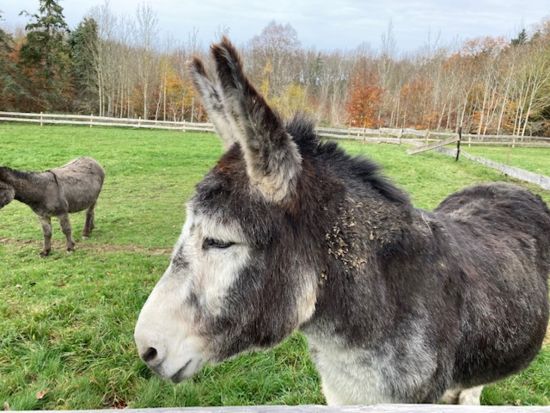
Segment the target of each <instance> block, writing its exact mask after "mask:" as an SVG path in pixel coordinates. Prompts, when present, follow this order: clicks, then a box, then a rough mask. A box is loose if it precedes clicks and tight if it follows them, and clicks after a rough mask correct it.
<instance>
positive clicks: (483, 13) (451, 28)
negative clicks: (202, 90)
mask: <svg viewBox="0 0 550 413" xmlns="http://www.w3.org/2000/svg"><path fill="white" fill-rule="evenodd" d="M101 3H102V0H61V2H60V4H61V5H62V6H63V7H64V14H65V17H66V19H67V22H68V23H69V26H70V27H71V28H73V27H75V26H76V25H77V24H78V22H79V21H80V20H81V19H82V17H83V16H84V15H86V13H87V12H88V11H89V10H90V8H92V7H93V6H95V5H98V4H101ZM137 3H138V2H136V1H132V0H116V1H114V0H113V1H111V2H110V8H111V10H112V11H113V12H114V13H115V14H117V15H126V16H133V15H134V14H135V8H136V4H137ZM250 3H251V2H250V1H248V2H247V1H244V0H223V1H222V0H199V1H190V0H156V1H151V2H150V4H151V6H152V8H153V9H154V10H155V11H156V12H157V14H158V21H159V27H160V34H161V36H165V35H168V34H169V35H170V36H171V37H172V38H173V39H176V40H177V39H181V40H185V39H186V38H187V35H188V33H189V32H191V31H192V30H193V28H195V29H197V30H198V35H199V40H200V42H201V44H202V45H203V46H204V45H207V44H208V43H210V42H211V41H212V40H213V39H214V37H215V34H216V33H218V32H219V30H220V28H228V29H229V35H230V37H231V39H232V40H233V41H234V42H236V43H237V44H243V43H245V42H246V41H248V40H249V39H250V38H251V37H252V36H254V35H256V34H259V33H260V32H261V30H262V28H263V27H265V25H266V24H267V23H269V22H270V21H271V20H276V21H277V22H279V23H290V24H291V25H292V26H293V27H294V28H295V29H296V31H297V32H298V37H299V39H300V41H301V43H302V45H304V46H314V47H316V48H317V49H323V50H327V49H352V48H355V47H356V46H357V45H359V44H361V43H368V44H369V45H370V46H371V47H372V48H373V49H377V48H378V47H379V46H380V42H381V35H382V33H384V32H385V31H386V30H387V27H388V24H389V22H390V21H391V22H392V25H393V34H394V37H395V40H396V43H397V47H398V49H399V50H400V51H405V52H407V51H413V50H415V49H418V48H419V47H422V46H424V45H425V44H426V43H427V42H428V39H430V41H431V43H432V44H433V43H434V41H435V40H436V39H439V43H440V44H444V45H449V44H453V43H456V42H457V41H462V40H464V39H467V38H472V37H477V36H485V35H491V36H498V35H502V36H506V37H510V36H513V35H515V34H516V33H517V32H518V31H519V30H521V28H523V27H526V28H527V29H529V28H530V27H532V25H533V24H535V23H538V22H540V21H541V19H542V18H544V17H550V0H529V1H525V0H508V1H506V0H454V1H443V0H441V1H438V0H385V1H384V0H376V1H362V0H344V1H336V0H332V1H326V0H316V1H313V0H305V1H302V0H263V1H256V2H254V5H251V4H250ZM37 8H38V0H0V10H2V12H3V16H4V21H3V22H1V23H0V24H1V25H3V26H5V27H7V28H8V29H10V30H13V28H14V27H17V26H24V25H25V23H26V22H27V20H28V19H27V18H25V17H22V16H21V17H20V16H18V14H19V12H20V11H21V10H23V9H26V10H28V11H29V12H35V11H36V10H37Z"/></svg>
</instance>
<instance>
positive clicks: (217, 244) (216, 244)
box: [202, 238, 235, 250]
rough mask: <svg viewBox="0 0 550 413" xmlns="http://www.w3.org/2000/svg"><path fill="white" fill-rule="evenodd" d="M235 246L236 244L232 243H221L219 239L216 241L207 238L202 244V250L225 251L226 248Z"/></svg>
mask: <svg viewBox="0 0 550 413" xmlns="http://www.w3.org/2000/svg"><path fill="white" fill-rule="evenodd" d="M234 244H235V243H234V242H231V241H229V242H226V241H220V240H219V239H214V238H205V239H204V241H203V242H202V249H203V250H207V249H210V248H219V249H224V248H229V247H230V246H232V245H234Z"/></svg>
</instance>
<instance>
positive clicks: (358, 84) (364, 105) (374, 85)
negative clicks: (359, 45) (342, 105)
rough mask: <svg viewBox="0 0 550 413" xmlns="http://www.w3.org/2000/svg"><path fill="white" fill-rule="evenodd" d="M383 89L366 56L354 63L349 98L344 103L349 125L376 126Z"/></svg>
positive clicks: (360, 126)
mask: <svg viewBox="0 0 550 413" xmlns="http://www.w3.org/2000/svg"><path fill="white" fill-rule="evenodd" d="M382 93H383V90H382V88H381V87H380V86H379V82H378V76H377V74H376V73H375V72H374V70H373V68H372V67H371V66H370V65H369V62H368V61H367V59H366V58H361V59H360V60H359V62H358V63H357V64H356V66H355V69H354V71H353V74H352V78H351V82H350V86H349V100H348V102H347V105H346V111H347V114H348V120H349V123H350V125H351V126H354V127H359V128H371V127H374V126H378V124H379V113H380V104H381V102H382Z"/></svg>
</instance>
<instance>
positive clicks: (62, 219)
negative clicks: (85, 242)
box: [59, 214, 74, 251]
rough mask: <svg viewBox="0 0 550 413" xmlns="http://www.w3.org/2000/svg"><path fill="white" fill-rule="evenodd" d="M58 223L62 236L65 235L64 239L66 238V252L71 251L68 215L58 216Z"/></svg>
mask: <svg viewBox="0 0 550 413" xmlns="http://www.w3.org/2000/svg"><path fill="white" fill-rule="evenodd" d="M59 223H60V224H61V229H62V230H63V234H65V237H66V238H67V251H73V250H74V241H73V237H72V230H71V221H69V214H63V215H59Z"/></svg>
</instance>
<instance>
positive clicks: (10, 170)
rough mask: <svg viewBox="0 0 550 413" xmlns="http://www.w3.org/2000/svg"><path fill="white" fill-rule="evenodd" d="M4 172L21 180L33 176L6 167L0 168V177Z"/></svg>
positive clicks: (32, 173) (31, 173) (29, 173)
mask: <svg viewBox="0 0 550 413" xmlns="http://www.w3.org/2000/svg"><path fill="white" fill-rule="evenodd" d="M6 172H8V173H10V174H12V175H13V176H15V177H16V178H21V179H28V178H29V177H30V176H32V175H34V174H35V172H24V171H18V170H17V169H12V168H9V167H7V166H0V177H1V176H2V175H3V174H4V173H6Z"/></svg>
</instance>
